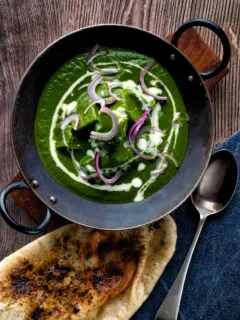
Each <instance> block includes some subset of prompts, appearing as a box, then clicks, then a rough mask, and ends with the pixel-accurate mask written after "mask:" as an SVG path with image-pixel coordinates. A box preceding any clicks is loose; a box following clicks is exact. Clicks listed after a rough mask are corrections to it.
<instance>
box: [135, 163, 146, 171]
mask: <svg viewBox="0 0 240 320" xmlns="http://www.w3.org/2000/svg"><path fill="white" fill-rule="evenodd" d="M145 168H146V165H145V163H143V162H140V163H139V165H138V168H137V171H143V170H144V169H145Z"/></svg>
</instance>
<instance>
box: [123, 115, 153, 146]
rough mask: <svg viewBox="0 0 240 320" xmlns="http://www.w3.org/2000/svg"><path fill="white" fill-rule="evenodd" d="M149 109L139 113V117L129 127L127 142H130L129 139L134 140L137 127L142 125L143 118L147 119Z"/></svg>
mask: <svg viewBox="0 0 240 320" xmlns="http://www.w3.org/2000/svg"><path fill="white" fill-rule="evenodd" d="M150 111H151V110H150V109H147V110H146V111H145V112H144V113H143V114H142V115H141V117H140V118H139V119H138V120H137V121H136V122H135V123H134V124H133V125H132V127H131V128H130V130H129V133H128V139H129V142H130V140H134V139H135V137H136V135H137V133H138V131H139V129H140V128H141V126H142V125H143V123H144V122H145V120H146V119H147V117H148V114H149V113H150Z"/></svg>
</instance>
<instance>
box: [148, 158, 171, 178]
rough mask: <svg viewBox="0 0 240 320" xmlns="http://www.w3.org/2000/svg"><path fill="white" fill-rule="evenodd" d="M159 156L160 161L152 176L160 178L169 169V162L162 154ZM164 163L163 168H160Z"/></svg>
mask: <svg viewBox="0 0 240 320" xmlns="http://www.w3.org/2000/svg"><path fill="white" fill-rule="evenodd" d="M157 156H158V157H159V158H160V159H158V161H157V166H156V170H154V171H152V172H151V176H159V175H160V174H163V173H164V172H165V171H166V169H167V167H168V162H167V160H166V158H165V156H164V155H163V154H162V153H158V154H157ZM162 161H163V165H162V167H160V165H161V163H162Z"/></svg>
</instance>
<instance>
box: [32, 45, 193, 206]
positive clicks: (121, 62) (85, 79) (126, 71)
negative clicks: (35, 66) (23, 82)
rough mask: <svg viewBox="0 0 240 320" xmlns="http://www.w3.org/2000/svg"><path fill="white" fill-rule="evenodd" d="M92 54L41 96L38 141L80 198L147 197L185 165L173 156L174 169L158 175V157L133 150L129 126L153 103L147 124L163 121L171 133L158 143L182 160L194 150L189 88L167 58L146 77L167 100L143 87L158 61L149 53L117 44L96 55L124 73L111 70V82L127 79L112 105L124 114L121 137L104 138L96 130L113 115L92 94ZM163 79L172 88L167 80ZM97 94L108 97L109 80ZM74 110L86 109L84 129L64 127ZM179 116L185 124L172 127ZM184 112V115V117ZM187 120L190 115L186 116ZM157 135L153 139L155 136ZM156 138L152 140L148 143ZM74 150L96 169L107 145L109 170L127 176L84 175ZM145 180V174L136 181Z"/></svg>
mask: <svg viewBox="0 0 240 320" xmlns="http://www.w3.org/2000/svg"><path fill="white" fill-rule="evenodd" d="M86 57H87V53H84V54H80V55H78V56H75V57H74V58H72V59H70V60H69V61H67V62H66V63H65V64H64V65H63V66H62V67H60V68H59V69H58V70H57V72H56V73H55V74H53V76H52V77H51V78H50V79H49V81H48V83H47V84H46V86H45V88H44V91H43V93H42V95H41V97H40V100H39V104H38V108H37V114H36V118H35V126H34V131H35V143H36V146H37V149H38V153H39V156H40V158H41V160H42V162H43V164H44V166H45V167H46V169H47V171H48V172H49V173H50V174H51V176H52V177H53V178H54V179H55V180H56V181H57V182H58V183H60V184H61V185H63V186H64V187H65V188H67V189H68V190H70V191H71V192H73V193H75V194H77V195H79V196H80V197H83V198H87V199H90V200H93V201H97V202H103V203H127V202H133V201H141V200H143V199H144V198H146V197H148V196H150V195H152V194H153V193H155V192H156V191H158V190H159V189H161V188H162V187H164V186H165V185H166V184H167V183H168V182H169V181H170V180H171V179H172V177H173V176H174V175H175V174H176V172H177V170H178V168H177V167H176V166H175V164H174V163H173V161H171V160H170V159H168V167H167V170H166V171H165V172H164V173H163V174H161V175H159V176H155V177H151V174H150V172H151V171H153V170H155V169H156V163H157V160H152V161H148V160H143V159H140V158H138V157H136V155H135V154H134V153H133V151H132V149H131V148H130V147H129V145H128V138H127V132H128V130H129V128H130V127H131V125H132V124H133V123H134V122H135V121H137V120H138V119H139V117H140V116H141V115H142V114H143V112H144V110H146V108H149V109H151V114H150V117H149V118H148V119H147V120H146V121H145V123H144V126H147V127H153V126H155V127H156V126H157V127H159V128H160V129H161V130H163V131H164V136H163V137H162V140H161V141H160V144H159V145H158V146H157V149H158V151H160V152H161V151H166V152H167V153H169V154H171V155H173V156H174V158H175V159H176V160H177V162H178V164H179V165H181V163H182V161H183V159H184V155H185V152H186V148H187V141H188V124H187V121H185V120H184V119H185V118H184V115H186V109H185V106H184V103H183V100H182V97H181V94H180V92H179V90H178V88H177V86H176V84H175V82H174V80H173V78H172V77H171V75H170V74H169V73H168V72H167V70H166V69H164V68H163V67H162V66H161V65H160V64H158V63H155V64H154V65H153V67H152V68H151V69H150V71H149V72H148V73H147V74H146V76H145V83H146V85H147V86H148V87H149V88H150V87H151V88H153V89H152V90H157V91H159V90H160V92H161V93H162V95H164V96H167V101H166V102H164V103H162V102H161V104H160V103H159V102H156V101H155V100H154V98H151V97H150V96H147V95H145V94H144V93H143V92H142V93H140V91H141V87H140V85H139V74H140V71H141V70H142V69H143V68H144V67H145V66H146V64H147V63H148V62H149V61H150V58H149V57H146V56H144V55H142V54H139V53H136V52H132V51H127V50H123V49H114V50H109V52H108V54H107V55H105V56H101V57H99V58H97V59H95V61H94V63H95V64H96V65H97V66H98V67H99V68H107V67H116V61H118V66H119V72H118V74H117V75H115V76H114V77H113V76H104V79H105V80H106V81H111V82H121V83H124V84H125V85H124V86H123V87H122V88H121V87H119V88H115V89H114V90H113V92H114V93H115V94H117V95H118V96H119V97H120V100H119V101H116V102H115V103H113V104H112V105H110V108H111V109H112V110H114V111H115V112H116V114H117V116H118V120H119V133H118V136H117V137H116V138H115V139H114V140H113V141H111V142H105V143H103V142H98V141H91V140H90V139H89V136H90V131H91V130H95V131H96V130H98V131H99V132H107V131H109V129H110V128H111V121H109V117H108V116H107V115H99V114H98V110H99V107H98V106H97V105H94V106H92V107H91V108H90V109H89V111H88V112H87V113H85V112H84V111H85V110H86V108H87V107H88V106H89V105H90V104H91V103H92V102H93V101H92V100H91V99H90V98H89V96H88V93H87V87H88V84H89V83H90V81H91V79H92V77H93V76H94V75H96V74H97V73H96V72H94V71H92V70H91V69H89V68H88V66H87V64H86ZM158 78H159V79H161V81H162V82H163V83H164V87H161V85H159V83H158V81H157V79H158ZM97 93H98V94H99V95H101V96H102V97H106V96H108V91H107V88H106V85H105V84H104V82H103V84H100V85H99V86H98V87H97ZM73 112H77V113H79V114H80V120H81V125H80V128H79V130H78V131H77V132H74V130H73V129H72V127H71V126H70V127H69V126H68V128H67V130H65V132H64V137H63V132H62V131H61V129H60V123H61V121H62V119H63V118H64V117H66V116H67V115H68V114H71V113H73ZM176 115H177V116H179V115H181V116H180V117H179V119H180V122H181V123H180V126H178V127H174V126H172V121H173V119H174V118H176ZM182 115H183V117H182ZM181 119H183V120H181ZM149 137H150V138H149ZM148 138H149V139H150V140H152V139H151V136H148V137H147V138H146V141H147V143H148V142H149V141H148ZM70 149H71V150H73V151H74V154H75V158H76V160H77V161H78V163H79V164H80V165H81V166H82V167H84V168H85V169H86V168H87V169H86V170H89V172H88V174H90V173H91V172H93V169H94V168H93V157H94V152H96V151H98V150H100V152H101V151H102V150H104V152H103V153H102V154H103V157H102V161H101V168H102V169H103V170H104V169H106V173H107V174H110V175H111V174H113V172H114V168H119V167H121V168H123V171H124V173H123V175H122V176H121V178H120V179H119V180H118V181H117V182H116V183H115V184H114V185H113V186H109V185H104V184H103V182H102V181H100V180H99V179H94V180H93V181H89V182H86V181H84V180H83V179H81V177H80V176H79V173H78V172H77V170H76V168H75V167H74V165H73V162H72V160H71V157H70V156H69V150H70ZM136 178H137V179H136Z"/></svg>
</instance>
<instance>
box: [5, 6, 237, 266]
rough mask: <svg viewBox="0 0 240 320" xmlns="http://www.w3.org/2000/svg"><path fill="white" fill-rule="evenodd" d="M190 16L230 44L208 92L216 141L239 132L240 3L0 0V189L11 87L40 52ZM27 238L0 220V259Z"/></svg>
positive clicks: (16, 212) (162, 29) (169, 26)
mask: <svg viewBox="0 0 240 320" xmlns="http://www.w3.org/2000/svg"><path fill="white" fill-rule="evenodd" d="M193 17H204V18H208V19H210V20H212V21H214V22H216V23H218V24H219V25H220V26H222V28H223V29H224V30H225V31H226V33H227V35H228V37H229V38H230V40H231V45H232V59H231V65H230V73H229V74H228V75H227V76H226V77H225V78H224V79H223V80H222V81H221V82H220V83H219V84H218V85H217V87H215V88H214V89H213V90H212V92H211V97H212V101H213V106H214V116H215V122H216V133H215V142H216V143H219V142H221V141H222V140H224V139H225V138H227V137H228V136H230V135H231V134H232V133H233V132H235V131H237V130H238V129H239V128H240V93H239V88H240V81H239V79H240V77H239V73H240V24H239V21H240V0H201V1H200V0H24V1H20V0H0V123H1V125H0V157H1V158H0V159H1V161H0V190H1V189H3V188H4V186H6V184H7V183H8V182H9V181H10V180H11V179H12V178H13V176H14V175H15V174H16V173H17V171H18V169H17V166H16V162H15V160H14V157H13V151H12V148H11V143H10V117H11V112H12V106H13V99H14V95H15V92H16V88H17V85H18V82H19V80H20V78H21V76H22V74H23V72H24V70H25V69H26V68H27V67H28V65H29V64H30V63H31V61H32V60H33V59H34V58H35V57H36V55H37V54H38V53H39V52H40V51H41V50H43V49H44V48H45V47H46V46H47V45H48V44H49V43H50V42H52V41H53V40H55V39H56V38H58V37H60V36H61V35H63V34H66V33H68V32H70V31H72V30H75V29H78V28H81V27H84V26H87V25H93V24H98V23H121V24H129V25H134V26H138V27H141V28H144V29H147V30H151V31H152V32H154V33H156V34H158V35H161V36H165V35H167V34H170V33H172V32H173V31H175V30H176V29H177V28H178V26H180V25H181V24H182V23H183V22H184V21H186V20H188V19H189V18H193ZM200 33H201V35H202V36H203V38H204V39H205V40H206V41H207V43H208V44H209V45H210V46H211V47H212V48H213V49H214V50H215V51H216V52H217V53H218V54H220V52H221V46H220V44H219V42H218V41H217V40H216V37H215V36H213V35H212V34H211V33H210V32H208V31H206V30H200ZM8 202H9V208H10V210H11V211H13V216H14V217H18V218H17V219H18V221H21V223H25V224H28V225H29V224H30V225H31V223H33V222H31V221H30V218H29V217H28V216H27V215H26V214H24V212H23V210H22V209H20V208H19V207H17V205H16V204H14V202H13V200H11V199H9V201H8ZM33 238H34V237H30V236H25V235H22V234H20V233H18V232H16V231H14V230H12V229H11V228H10V227H8V226H7V225H6V224H5V222H3V220H2V219H1V218H0V260H1V258H3V257H5V256H6V255H8V254H10V253H11V252H13V251H15V250H16V249H18V248H20V247H21V246H23V245H24V244H26V243H28V242H30V241H31V240H33Z"/></svg>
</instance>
